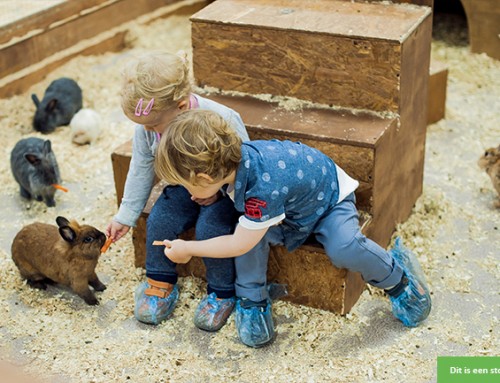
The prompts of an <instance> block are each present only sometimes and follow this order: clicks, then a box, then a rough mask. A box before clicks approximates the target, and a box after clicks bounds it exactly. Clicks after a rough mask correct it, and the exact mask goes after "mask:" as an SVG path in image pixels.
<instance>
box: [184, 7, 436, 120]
mask: <svg viewBox="0 0 500 383" xmlns="http://www.w3.org/2000/svg"><path fill="white" fill-rule="evenodd" d="M249 4H250V3H249V2H247V1H229V0H221V1H217V2H215V3H213V4H211V5H209V6H207V7H205V8H204V9H203V10H201V11H200V12H198V13H197V14H195V15H194V16H193V17H192V18H191V20H192V21H193V23H192V41H193V70H194V75H195V79H196V82H197V84H198V85H200V86H211V87H215V88H219V89H224V90H235V91H241V92H245V93H250V94H261V93H268V94H273V95H280V96H291V97H295V98H299V99H304V100H310V101H314V102H316V103H321V104H326V105H336V106H341V107H347V108H356V109H369V110H373V111H393V112H396V111H397V110H398V105H399V103H400V101H399V82H400V79H399V76H400V61H401V58H400V45H401V41H403V40H404V39H405V38H406V37H407V36H408V34H409V33H410V32H411V31H412V30H413V29H414V28H416V27H417V25H418V23H419V22H420V20H421V18H423V17H425V15H427V14H430V12H431V11H430V9H429V8H427V7H400V6H397V5H387V4H375V5H373V4H364V3H363V4H361V3H345V2H338V1H317V2H307V3H306V5H304V3H303V2H295V1H291V2H282V1H279V0H274V1H269V0H268V1H263V2H259V3H258V6H256V5H255V4H254V6H253V7H251V6H250V5H249ZM271 4H273V6H271ZM285 4H286V8H283V7H284V6H285ZM284 10H286V12H285V13H284V14H283V15H280V12H284ZM292 11H293V12H292ZM358 11H359V12H358ZM367 14H369V15H370V17H366V15H367ZM355 25H356V27H355ZM256 57H258V60H256V59H255V58H256Z"/></svg>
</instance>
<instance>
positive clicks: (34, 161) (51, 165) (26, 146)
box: [10, 137, 61, 207]
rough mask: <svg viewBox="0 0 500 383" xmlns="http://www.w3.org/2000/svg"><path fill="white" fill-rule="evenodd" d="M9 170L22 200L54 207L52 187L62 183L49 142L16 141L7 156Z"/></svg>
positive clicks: (35, 140)
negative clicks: (30, 200)
mask: <svg viewBox="0 0 500 383" xmlns="http://www.w3.org/2000/svg"><path fill="white" fill-rule="evenodd" d="M10 167H11V170H12V174H13V175H14V179H15V180H16V181H17V183H18V184H19V191H20V194H21V197H24V198H28V199H31V198H35V199H36V200H37V201H44V202H45V204H46V205H47V206H49V207H51V206H56V202H55V200H54V195H55V193H56V188H55V186H54V185H58V184H60V183H61V176H60V174H59V166H58V165H57V160H56V156H55V154H54V152H53V151H52V146H51V143H50V140H42V139H41V138H37V137H29V138H23V139H22V140H19V141H18V142H17V144H16V145H15V146H14V149H12V152H11V154H10Z"/></svg>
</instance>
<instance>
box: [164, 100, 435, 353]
mask: <svg viewBox="0 0 500 383" xmlns="http://www.w3.org/2000/svg"><path fill="white" fill-rule="evenodd" d="M155 168H156V171H157V174H158V175H159V176H160V177H161V178H163V179H165V180H166V181H167V182H169V183H171V184H180V185H182V186H184V187H185V188H186V189H187V190H188V191H189V192H190V193H191V195H192V196H193V197H196V198H204V197H205V196H208V195H213V194H214V193H215V192H216V191H217V190H219V189H223V190H224V191H225V192H226V193H228V194H229V196H230V197H231V198H232V199H233V201H234V204H235V207H236V210H238V211H239V212H241V213H242V215H241V216H240V218H239V222H238V225H237V226H236V228H235V231H234V233H233V234H230V235H225V236H221V237H216V238H212V239H208V240H204V241H184V240H174V241H167V240H165V241H164V244H165V255H166V256H167V257H168V258H169V259H171V260H172V261H174V262H176V263H186V262H188V261H189V260H190V259H191V258H192V257H210V258H225V257H235V265H236V274H237V277H236V295H237V297H238V298H239V299H238V302H237V304H236V314H235V316H236V318H235V319H236V328H237V331H238V335H239V337H240V340H241V341H242V342H243V343H244V344H246V345H248V346H251V347H261V346H263V345H266V344H268V343H269V342H270V341H272V340H273V338H274V323H273V318H272V312H271V301H270V298H269V294H268V289H267V286H266V285H267V281H266V274H267V261H268V256H269V249H270V246H274V245H284V246H286V248H287V249H288V250H289V251H293V250H294V249H296V248H297V247H299V246H300V245H301V244H303V243H304V241H305V240H306V239H307V238H308V237H309V236H311V235H313V236H314V237H315V238H316V240H317V241H318V242H319V243H321V244H322V245H323V247H324V248H325V252H326V254H327V255H328V257H329V258H330V259H331V261H332V263H333V264H334V265H335V266H336V267H339V268H347V269H349V270H352V271H355V272H359V273H361V275H362V277H363V279H364V280H365V281H366V282H367V283H369V284H371V285H373V286H376V287H379V288H382V289H385V291H386V292H387V294H388V295H389V297H390V300H391V303H392V308H393V313H394V315H395V316H396V318H398V319H399V320H401V321H402V322H403V324H404V325H406V326H417V325H418V324H419V323H420V322H421V321H423V320H424V319H425V318H426V317H427V316H428V314H429V312H430V309H431V300H430V294H429V291H428V288H427V286H426V284H425V279H424V277H423V275H421V271H420V268H419V265H418V261H417V260H416V258H415V257H414V256H413V254H412V253H411V252H408V251H404V248H402V246H401V245H400V244H399V243H398V242H397V243H396V246H395V248H393V249H391V250H390V251H386V250H384V249H383V248H381V247H380V246H379V245H377V244H376V243H375V242H373V241H371V240H370V239H368V238H366V237H365V236H364V235H363V234H362V233H361V231H360V227H359V221H358V213H357V210H356V206H355V197H354V191H355V189H356V188H357V186H358V182H357V181H355V180H354V179H352V178H351V177H349V176H348V175H347V174H346V173H345V172H344V171H343V170H342V169H341V168H340V167H339V166H337V165H336V164H335V163H334V162H333V161H332V160H331V159H330V158H329V157H328V156H326V155H325V154H323V153H321V152H320V151H318V150H316V149H314V148H311V147H309V146H307V145H304V144H302V143H300V142H291V141H278V140H270V141H248V142H242V141H241V139H240V138H239V137H238V136H237V135H236V134H235V133H234V131H233V130H231V129H230V128H229V127H228V126H227V123H226V122H225V121H224V120H223V119H222V118H220V117H219V116H218V115H217V114H215V113H213V112H210V111H201V110H193V111H187V112H185V113H182V114H180V115H179V116H178V117H177V118H176V119H175V120H174V121H173V122H172V124H171V125H170V127H169V128H168V129H167V131H166V134H164V135H163V137H162V139H161V142H160V146H159V148H158V154H157V157H156V159H155Z"/></svg>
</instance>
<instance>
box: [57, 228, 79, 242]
mask: <svg viewBox="0 0 500 383" xmlns="http://www.w3.org/2000/svg"><path fill="white" fill-rule="evenodd" d="M59 234H61V237H62V238H63V239H64V240H65V241H66V242H69V243H73V242H74V241H75V239H76V233H75V231H74V230H73V229H72V228H71V227H69V226H61V227H59Z"/></svg>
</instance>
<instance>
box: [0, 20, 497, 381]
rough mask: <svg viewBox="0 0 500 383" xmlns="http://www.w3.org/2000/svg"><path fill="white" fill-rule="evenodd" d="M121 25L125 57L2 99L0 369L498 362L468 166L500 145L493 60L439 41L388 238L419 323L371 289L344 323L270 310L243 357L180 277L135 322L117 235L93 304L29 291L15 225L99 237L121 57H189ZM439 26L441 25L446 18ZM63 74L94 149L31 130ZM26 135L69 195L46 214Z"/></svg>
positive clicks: (135, 272)
mask: <svg viewBox="0 0 500 383" xmlns="http://www.w3.org/2000/svg"><path fill="white" fill-rule="evenodd" d="M132 29H133V31H132V33H131V35H130V43H131V44H132V45H133V47H136V48H135V49H132V50H129V51H124V52H122V53H118V54H116V53H113V54H111V53H110V54H104V55H100V56H88V57H78V58H76V59H74V60H72V61H70V62H68V63H67V64H66V65H64V66H63V67H61V68H59V69H57V70H55V71H54V72H52V73H50V74H49V75H48V77H47V79H46V80H45V81H44V82H43V83H39V84H34V85H33V87H32V89H30V91H29V92H27V93H26V94H23V95H20V96H15V97H12V98H10V99H5V100H0V120H1V122H2V129H1V130H0V140H1V141H2V143H3V149H2V153H3V158H4V161H2V163H1V165H0V166H1V169H2V171H1V173H0V174H1V179H2V182H1V183H0V193H1V196H2V201H3V202H2V215H1V217H2V219H1V221H0V222H1V223H0V225H1V228H2V230H0V233H1V234H0V236H1V248H0V360H8V361H10V363H13V364H14V365H16V366H18V367H20V368H22V369H24V370H25V371H26V372H29V373H33V374H35V375H36V376H37V377H39V378H40V379H44V380H45V381H47V382H124V381H131V382H197V383H198V382H264V381H265V382H287V383H288V382H333V381H334V382H339V383H344V382H345V383H347V382H349V383H350V382H356V383H359V382H401V377H402V376H404V377H405V379H406V380H407V381H411V382H416V383H418V382H429V381H434V380H435V378H436V377H435V366H436V358H437V356H439V355H498V354H499V353H500V347H499V346H498V345H499V342H498V338H497V333H498V324H499V323H498V313H497V312H495V310H494V308H495V307H498V303H499V302H498V299H499V298H498V294H497V293H498V279H499V268H498V264H499V259H498V258H499V254H498V248H500V238H499V237H500V236H499V233H498V222H499V220H498V217H499V216H498V214H499V213H498V211H496V210H494V209H493V208H492V202H493V199H494V191H493V189H492V186H491V184H490V183H489V179H488V178H487V176H486V175H485V174H483V173H481V171H480V170H479V169H478V168H477V166H476V161H477V158H478V157H479V156H480V155H481V154H482V152H483V150H484V146H485V144H487V143H492V142H493V143H497V144H498V143H500V132H499V129H500V121H499V118H500V117H499V116H498V110H500V108H498V107H497V106H498V103H499V102H500V101H499V100H500V83H499V81H500V62H498V61H494V60H492V59H490V58H488V57H486V56H484V55H472V54H470V53H469V52H468V47H467V45H466V44H462V43H461V44H459V45H450V44H449V43H448V42H447V41H449V40H446V39H445V38H443V39H441V40H438V41H435V42H434V43H433V54H434V55H436V56H439V58H440V59H441V60H442V61H445V62H447V63H448V64H449V65H450V77H449V78H450V82H449V85H448V86H449V87H448V90H449V93H448V99H449V103H448V105H447V116H448V117H447V119H446V120H443V121H441V122H439V123H437V124H435V125H432V126H430V127H429V129H428V136H427V147H426V164H425V166H426V168H425V178H424V193H423V195H422V196H421V198H420V199H419V200H418V202H417V204H416V206H415V208H414V211H413V214H412V215H411V217H410V218H409V219H408V221H407V222H405V223H403V224H401V225H399V226H398V229H397V232H396V233H395V234H396V235H399V236H401V237H402V238H403V239H404V242H405V244H406V245H407V246H408V247H410V248H411V249H412V250H414V251H415V253H416V254H417V256H418V257H419V259H420V260H421V262H422V267H423V269H424V271H425V273H426V275H427V277H428V281H429V285H430V288H431V290H432V296H433V302H434V308H433V311H432V313H431V316H430V317H429V319H428V321H426V322H425V323H424V324H423V325H422V326H420V327H418V328H415V329H408V328H404V327H403V326H402V325H401V324H400V323H399V322H397V321H396V320H395V319H394V318H393V317H392V315H391V313H390V305H389V302H388V300H387V298H386V297H385V296H384V295H383V293H382V292H381V291H380V290H377V289H372V288H369V289H367V290H366V291H365V292H364V293H363V294H362V296H361V298H360V300H359V302H358V303H357V304H356V305H355V307H354V308H353V310H352V311H351V312H350V313H349V314H348V315H346V316H345V317H341V316H339V315H336V314H334V313H330V312H326V311H321V310H316V309H312V308H309V307H305V306H298V305H294V304H291V303H287V302H282V301H278V302H276V303H275V304H274V318H275V324H276V329H277V333H278V338H277V340H276V341H275V342H274V343H272V344H271V345H270V346H269V347H266V348H264V349H257V350H254V349H249V348H247V347H245V346H243V345H242V344H241V343H240V342H239V340H238V339H237V335H236V330H235V326H234V322H233V320H230V321H229V322H228V324H227V325H226V326H224V327H223V328H222V329H221V330H220V331H219V332H218V333H215V334H212V333H206V332H202V331H200V330H198V329H196V328H195V326H194V325H193V322H192V321H193V313H194V310H195V308H196V306H197V304H198V302H199V300H200V299H201V297H202V296H203V294H204V291H205V284H204V282H203V281H202V280H200V279H197V278H182V279H181V280H180V294H181V296H180V300H179V304H178V306H177V308H176V309H175V312H174V314H173V317H172V318H171V319H170V320H168V321H167V322H165V323H163V324H161V325H159V326H157V327H152V326H147V325H144V324H141V323H139V322H137V321H136V320H135V319H134V317H133V309H134V301H133V293H134V290H135V288H136V286H137V285H138V283H139V282H140V281H142V280H143V279H144V270H142V269H135V268H134V267H133V264H134V254H133V246H132V243H131V237H130V235H128V236H127V237H126V238H124V239H122V240H121V241H119V242H118V243H116V244H113V245H112V246H111V248H110V249H109V250H108V251H107V252H106V253H105V254H103V255H102V257H101V260H100V262H99V264H98V267H97V273H98V274H99V276H100V277H101V278H102V280H103V282H104V283H105V284H106V285H107V290H106V291H104V292H102V293H98V294H97V296H98V299H99V300H100V302H101V304H100V305H99V306H97V307H89V306H87V305H86V304H85V303H83V301H81V299H79V298H78V297H77V296H76V295H74V294H73V293H71V292H70V291H69V290H68V289H64V288H61V287H58V286H51V287H49V288H48V290H46V291H38V290H34V289H32V288H30V287H29V286H27V285H26V284H25V283H24V282H23V281H22V280H21V278H20V277H19V274H18V271H17V269H16V268H15V265H14V264H13V262H12V260H11V257H10V243H11V241H12V238H13V237H14V235H15V233H16V232H17V231H18V230H19V229H20V228H21V227H22V226H23V225H25V224H28V223H31V222H33V221H35V220H37V221H42V222H48V223H54V220H55V217H56V216H57V215H64V216H67V217H68V218H76V219H77V220H80V221H82V222H86V223H89V224H92V225H94V226H96V227H98V228H101V230H103V229H104V228H105V226H106V225H107V223H108V222H109V220H110V219H111V218H112V216H113V215H114V214H115V213H116V200H115V195H114V183H113V174H112V169H111V160H110V155H111V152H112V151H113V149H114V148H115V147H116V146H118V145H120V144H121V143H122V142H124V141H126V140H128V139H129V138H130V137H132V132H133V126H132V125H131V124H130V123H129V122H128V121H127V120H126V119H124V118H123V116H122V113H121V111H120V107H119V95H118V92H119V88H120V68H121V66H122V64H123V63H124V62H125V60H126V59H127V58H128V57H130V56H131V55H132V54H136V53H138V52H140V51H141V50H148V49H165V50H169V51H172V52H176V51H177V50H179V49H184V50H186V51H188V52H189V51H190V35H189V22H188V17H187V16H174V17H169V18H165V19H160V20H158V21H156V22H152V23H150V24H148V25H137V26H136V28H135V29H134V28H132ZM446 29H447V30H450V29H451V30H452V32H453V24H452V25H451V26H450V25H446ZM454 31H455V33H457V32H456V28H455V30H454ZM452 32H450V33H452ZM460 41H463V40H460ZM63 75H64V76H70V77H73V78H75V79H76V80H77V81H78V82H79V84H80V85H81V86H82V88H83V95H84V106H85V107H90V108H94V109H95V110H97V111H98V112H99V113H101V115H102V117H103V119H104V120H105V122H106V123H105V124H104V126H105V128H104V129H103V130H104V131H103V135H102V136H101V137H100V139H99V140H98V141H97V142H96V143H95V144H93V145H91V146H76V145H73V144H72V143H71V141H70V133H69V128H58V129H57V130H56V132H55V133H53V134H50V135H49V136H42V135H40V134H39V133H36V132H33V131H32V128H31V119H32V116H33V113H34V105H33V104H32V102H31V99H30V94H31V93H37V94H39V95H41V94H42V93H43V91H44V89H45V87H46V86H47V85H48V84H49V83H50V81H52V80H53V79H55V78H58V77H61V76H63ZM495 110H496V112H495ZM26 136H35V137H41V138H48V139H50V140H51V141H52V143H53V148H54V150H55V153H56V156H57V159H58V161H59V165H60V167H61V174H62V178H63V185H64V186H66V187H67V188H68V189H69V192H68V193H60V192H58V194H57V196H56V202H57V206H56V207H55V208H47V207H45V205H44V204H41V203H38V202H26V201H23V200H21V199H20V198H19V195H18V188H17V185H16V184H15V183H14V182H13V179H12V176H11V174H10V169H9V166H8V158H9V155H10V149H11V148H12V147H13V146H14V144H15V143H16V142H17V140H19V139H20V138H22V137H26ZM2 371H3V370H2V368H1V366H0V372H2Z"/></svg>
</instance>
